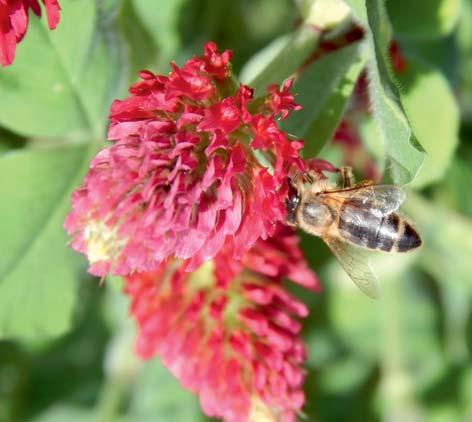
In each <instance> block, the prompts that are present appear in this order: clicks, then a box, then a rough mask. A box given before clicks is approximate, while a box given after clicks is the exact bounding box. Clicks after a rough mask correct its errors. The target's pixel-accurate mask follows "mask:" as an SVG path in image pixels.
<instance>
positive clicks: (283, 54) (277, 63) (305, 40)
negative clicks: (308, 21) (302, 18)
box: [247, 25, 320, 96]
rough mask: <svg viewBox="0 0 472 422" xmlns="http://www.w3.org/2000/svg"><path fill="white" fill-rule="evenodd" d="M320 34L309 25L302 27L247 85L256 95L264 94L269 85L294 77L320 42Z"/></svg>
mask: <svg viewBox="0 0 472 422" xmlns="http://www.w3.org/2000/svg"><path fill="white" fill-rule="evenodd" d="M319 36H320V34H319V32H318V31H316V30H314V29H313V28H312V27H310V26H309V25H301V26H300V28H299V29H297V30H296V31H295V32H293V33H292V34H291V35H290V36H289V37H288V38H287V40H286V42H285V44H284V46H283V47H279V51H278V54H277V55H276V56H275V57H273V56H272V57H267V58H270V61H268V62H267V63H266V64H265V67H263V68H262V69H261V71H260V72H259V73H257V74H256V75H254V76H253V77H252V78H251V79H250V80H249V81H247V83H248V84H249V85H250V86H251V87H253V88H254V90H255V95H256V96H260V95H262V94H263V92H264V91H265V89H266V88H267V86H268V85H269V84H280V83H282V82H283V81H284V80H285V79H287V78H289V77H290V76H292V75H293V74H294V73H295V71H296V70H297V69H298V68H299V67H300V66H301V65H302V64H303V62H304V61H305V60H306V59H307V58H308V57H309V55H310V53H311V52H312V51H313V50H314V49H315V48H316V46H317V44H318V42H319Z"/></svg>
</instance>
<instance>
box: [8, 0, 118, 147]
mask: <svg viewBox="0 0 472 422" xmlns="http://www.w3.org/2000/svg"><path fill="white" fill-rule="evenodd" d="M61 7H62V11H61V21H60V23H59V25H58V27H57V29H56V30H54V31H50V30H49V29H48V28H47V24H46V19H41V20H39V19H37V18H36V17H35V16H31V19H30V23H29V27H28V33H27V34H26V37H25V39H24V40H23V41H22V42H21V43H20V44H19V46H18V50H17V55H16V59H15V62H14V64H13V65H12V66H10V67H8V68H5V69H2V70H0V108H1V109H2V113H1V114H0V124H2V125H4V126H5V127H7V128H8V129H10V130H12V131H14V132H17V133H20V134H22V135H27V136H35V137H61V139H63V136H65V135H67V136H68V137H70V138H81V139H85V138H87V139H90V138H91V137H93V138H101V137H103V134H104V130H105V127H106V124H107V119H106V116H107V113H108V108H109V106H110V103H111V100H112V99H113V98H114V97H115V96H116V95H117V94H118V91H117V90H118V87H119V86H120V82H121V81H122V80H121V74H122V72H123V69H125V67H124V66H123V63H122V61H121V52H120V47H119V43H118V38H117V35H116V34H115V33H114V32H113V31H112V30H111V28H110V27H109V26H110V24H111V23H113V20H110V19H109V17H108V16H104V14H103V11H102V9H101V6H100V2H97V1H95V0H69V1H66V2H63V3H61ZM115 7H116V5H115ZM20 110H21V112H20Z"/></svg>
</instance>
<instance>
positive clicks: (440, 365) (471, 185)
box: [0, 0, 472, 422]
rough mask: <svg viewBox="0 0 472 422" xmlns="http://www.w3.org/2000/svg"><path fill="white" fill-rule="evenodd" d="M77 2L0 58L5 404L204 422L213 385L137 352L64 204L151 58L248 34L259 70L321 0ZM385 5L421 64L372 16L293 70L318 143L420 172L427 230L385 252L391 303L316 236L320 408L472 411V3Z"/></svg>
mask: <svg viewBox="0 0 472 422" xmlns="http://www.w3.org/2000/svg"><path fill="white" fill-rule="evenodd" d="M318 1H320V0H318ZM60 3H61V6H62V9H63V10H62V14H61V23H60V24H59V27H58V29H57V30H56V31H54V32H53V33H50V32H49V31H47V30H46V29H45V23H44V22H40V21H38V20H37V19H36V18H33V19H31V22H30V28H29V30H28V34H27V36H26V38H25V40H24V41H23V42H22V44H20V46H19V48H18V51H17V59H16V61H15V64H14V65H13V66H11V67H10V68H5V69H0V154H1V155H0V172H1V181H0V198H1V201H0V225H1V228H0V233H1V237H0V239H1V240H0V338H1V339H2V340H1V341H0V421H26V420H27V421H32V422H40V421H41V422H56V421H57V422H62V421H71V422H74V421H77V422H88V421H99V422H108V421H123V422H124V421H133V422H134V421H139V422H147V421H157V422H174V421H177V422H180V421H182V422H184V421H185V422H192V421H204V420H206V419H207V418H205V417H204V416H203V415H202V414H201V411H200V410H199V405H198V402H197V399H196V398H195V397H193V396H192V395H191V394H189V393H187V392H186V391H182V390H181V389H180V387H179V385H178V382H177V381H176V380H174V379H173V378H172V377H171V376H170V375H169V374H168V373H167V372H166V370H165V369H163V368H162V367H161V366H160V364H159V362H158V360H157V359H154V360H152V361H150V362H148V363H143V362H140V361H138V360H137V359H136V358H135V357H134V355H133V352H132V347H133V336H134V325H133V322H132V321H131V319H130V318H128V316H127V306H128V304H127V300H126V298H125V297H123V295H122V294H121V292H120V281H119V280H108V281H107V282H106V283H105V284H104V285H103V286H99V283H98V280H96V279H93V278H91V277H88V276H86V275H85V271H84V268H85V263H84V261H83V260H82V259H81V258H80V257H78V256H76V255H75V254H74V253H73V252H71V251H70V250H68V249H67V248H66V247H65V244H66V242H67V237H66V235H65V234H64V233H63V230H62V228H61V226H62V220H63V217H64V214H65V212H66V211H67V209H68V203H69V194H70V191H71V190H72V189H73V188H74V187H76V186H77V185H78V184H79V182H80V180H81V178H82V177H83V174H84V171H85V169H86V166H87V161H88V159H89V157H90V156H91V155H92V154H93V153H94V151H96V149H97V148H98V147H100V146H102V145H103V140H104V139H105V131H106V126H107V119H106V116H107V113H108V108H109V105H110V102H111V100H112V99H114V98H120V97H123V96H125V95H126V89H127V86H128V85H129V83H130V82H131V81H134V80H136V72H137V71H138V70H140V69H142V68H150V69H152V70H154V71H160V72H166V71H167V70H168V69H169V67H168V62H169V61H170V60H175V61H176V62H177V63H182V62H183V61H184V60H185V59H187V58H188V57H190V56H191V55H193V54H200V52H201V49H202V46H203V43H204V42H205V41H207V40H214V41H216V42H217V43H218V45H219V47H220V48H222V49H223V48H229V49H231V50H233V51H234V56H233V70H234V72H235V74H236V75H242V79H243V80H244V81H250V80H254V78H256V79H255V80H256V81H257V74H258V72H259V71H260V70H261V69H264V66H267V63H269V62H270V60H271V59H272V58H273V57H275V56H276V55H277V54H279V53H280V52H281V51H282V52H283V48H284V45H285V46H287V45H289V46H292V47H293V45H292V44H287V43H290V42H295V41H294V38H293V37H294V36H296V35H297V34H298V35H299V34H300V33H299V32H297V31H300V24H301V23H302V22H303V20H304V19H305V20H307V19H308V17H307V12H306V11H307V9H308V8H309V5H310V1H299V2H295V1H292V0H240V1H234V0H192V1H190V0H173V1H161V0H123V1H118V0H116V1H115V0H96V1H95V0H62V1H60ZM349 3H350V4H351V5H353V6H354V8H355V10H356V13H357V14H356V22H357V24H360V25H361V26H362V25H363V24H366V22H367V21H366V20H365V19H364V18H365V16H364V17H363V16H362V10H364V9H362V8H363V6H364V4H365V3H367V4H368V5H370V7H371V9H370V10H371V11H372V10H374V11H375V10H376V9H375V7H377V6H378V5H379V4H380V3H381V2H379V1H375V0H367V1H366V2H364V1H363V0H351V1H350V2H349ZM386 6H387V12H388V16H389V19H390V21H391V22H392V25H393V36H394V39H395V40H396V41H397V42H398V45H399V46H400V51H401V55H402V56H403V59H404V61H405V63H406V65H405V68H404V69H403V70H401V71H398V69H396V70H397V72H396V73H395V72H392V71H391V70H390V71H389V70H388V69H387V70H385V69H384V68H383V67H382V60H383V59H382V57H380V56H379V55H378V52H377V56H376V51H375V50H374V49H375V48H377V47H378V46H379V45H382V42H383V43H384V44H383V45H384V46H386V44H385V40H384V41H382V37H383V36H384V34H383V32H384V30H386V29H387V26H385V22H386V21H385V19H384V20H382V19H379V20H378V22H377V21H375V19H373V17H372V15H369V19H368V24H369V28H370V29H368V28H367V27H365V28H364V35H365V41H364V47H363V48H360V45H358V44H359V42H358V43H354V44H352V45H350V46H347V47H344V46H343V43H342V42H338V41H339V40H340V39H341V40H343V39H344V38H343V37H344V36H345V34H346V31H347V32H348V29H346V27H344V28H341V30H340V31H338V32H336V31H334V33H331V34H330V37H331V38H330V37H327V39H325V40H324V43H323V42H322V43H321V44H320V43H319V41H320V40H319V39H316V40H314V39H310V40H308V42H307V43H306V44H301V47H300V44H296V43H295V47H296V46H297V45H298V47H300V48H299V49H296V48H294V49H293V55H292V56H291V57H292V58H293V59H294V61H296V62H297V63H298V64H297V66H298V65H299V64H302V63H304V62H306V63H307V67H306V69H305V70H304V72H302V74H301V76H300V78H299V80H298V81H297V83H296V84H295V87H294V90H295V92H296V93H297V101H299V102H300V103H302V104H303V105H304V110H303V111H302V112H300V114H299V116H300V117H296V116H294V118H293V120H289V121H287V122H285V123H284V124H285V127H286V129H287V130H288V131H289V132H291V133H294V134H296V135H298V136H301V137H303V138H304V139H305V142H306V149H305V154H306V155H307V156H309V157H310V156H315V155H318V154H319V155H320V156H321V157H324V158H327V159H329V160H331V161H332V162H333V164H335V165H342V164H343V163H344V162H345V160H346V159H349V160H351V161H353V164H354V167H355V169H356V171H357V173H358V175H359V176H361V177H362V175H363V174H364V175H365V173H366V167H365V160H366V158H365V157H367V160H368V161H369V162H370V163H371V164H372V165H373V166H374V167H375V168H377V169H378V170H379V171H380V172H382V171H383V170H384V169H391V170H392V174H393V178H394V180H395V181H397V182H405V181H409V180H410V179H413V181H412V183H411V184H410V185H409V190H408V192H409V199H408V201H407V203H406V206H405V214H407V215H408V216H410V217H411V219H412V221H413V222H414V223H415V224H416V225H417V226H418V229H419V231H420V232H421V233H422V235H423V238H424V247H423V248H422V249H421V251H419V252H417V253H414V254H410V255H407V256H401V257H397V256H390V255H387V256H386V255H380V256H378V257H377V256H375V257H374V258H373V265H374V267H375V268H376V271H377V274H378V276H379V279H380V280H381V282H382V286H383V296H382V299H381V300H380V301H377V302H375V301H372V300H370V299H368V298H367V297H364V296H363V295H362V294H361V293H360V292H359V291H358V290H356V289H355V287H353V285H352V283H351V282H350V281H348V280H347V279H346V276H345V275H344V273H343V272H342V270H341V268H340V267H339V265H338V264H337V263H336V262H334V261H333V259H332V257H331V256H330V254H329V252H328V251H327V249H326V247H325V246H324V245H323V243H322V242H321V241H320V240H319V239H314V238H310V237H307V236H303V247H304V250H305V253H306V256H307V258H308V259H309V262H310V265H311V266H312V268H313V269H314V270H315V271H316V272H317V274H318V275H319V277H320V279H321V282H322V284H323V287H324V290H323V292H322V293H321V294H317V295H314V294H312V293H307V292H303V291H301V290H297V291H296V293H297V294H299V295H300V296H301V297H302V298H303V300H304V301H305V303H307V304H308V305H309V306H310V309H311V315H310V317H309V318H308V319H307V321H306V322H305V325H304V338H305V340H306V342H307V345H308V352H309V358H308V362H307V367H306V370H307V383H306V388H305V391H306V396H307V404H306V407H305V417H304V418H302V420H308V421H339V420H346V421H370V420H372V421H376V420H382V421H433V422H434V421H438V422H445V421H466V420H472V361H471V359H470V353H471V350H470V348H471V341H472V317H471V316H472V314H471V299H472V2H471V1H469V0H464V1H460V0H434V1H433V0H417V1H415V2H411V1H407V0H389V1H387V4H386ZM379 10H380V9H379ZM359 11H360V12H359ZM384 18H385V17H384ZM376 23H378V26H377V27H376ZM349 25H352V22H349ZM294 34H295V35H294ZM330 42H331V43H334V44H336V45H337V49H336V50H334V51H331V50H332V49H331V48H330V44H329V43H330ZM318 53H319V54H321V53H323V54H322V55H321V57H320V58H317V60H313V59H314V58H315V57H317V54H318ZM297 55H298V56H297ZM309 57H311V58H312V60H310V59H309ZM374 59H375V60H374ZM384 59H385V58H384ZM249 60H250V62H249V64H248V61H249ZM385 60H387V61H388V59H385ZM366 63H369V64H368V65H367V66H368V67H369V77H368V80H369V81H370V87H371V91H370V92H371V95H373V96H374V97H375V96H379V98H377V97H375V98H374V104H373V105H371V106H365V105H364V106H360V105H359V103H360V102H362V101H361V100H362V99H361V98H359V96H360V95H359V93H358V92H357V91H356V90H357V89H358V88H355V82H356V80H357V79H358V78H359V76H360V75H361V73H362V72H363V68H364V67H365V65H366ZM297 66H296V67H297ZM362 74H363V73H362ZM393 74H395V81H394V82H392V81H390V80H388V79H389V78H390V77H391V76H392V75H393ZM264 77H265V78H268V76H267V73H266V74H264ZM361 77H362V76H361ZM376 78H377V79H378V80H377V79H376ZM263 82H264V83H265V84H267V83H270V82H280V81H277V80H274V81H271V80H264V81H263ZM259 83H261V82H260V81H259ZM382 90H383V91H385V92H386V93H387V95H390V94H391V93H392V92H393V97H394V98H397V99H399V100H400V101H401V104H402V105H403V108H404V113H405V116H406V117H407V118H408V120H409V122H410V123H411V125H412V127H413V131H414V133H415V134H416V137H417V138H418V141H419V142H420V143H421V144H422V145H423V147H424V149H425V150H426V151H427V153H428V155H427V156H426V160H425V163H424V164H423V166H422V167H421V169H420V171H419V173H418V175H416V177H415V173H416V170H418V168H419V167H420V165H421V161H422V159H423V156H422V154H421V153H419V152H418V149H415V148H413V147H411V145H410V143H409V142H408V141H409V140H411V135H410V133H409V132H408V134H407V135H404V136H405V137H406V138H405V139H406V142H405V143H403V144H402V142H403V140H402V139H403V138H402V136H403V135H402V133H403V132H402V130H403V129H404V128H406V127H409V124H408V123H405V122H406V120H405V121H403V120H401V119H400V120H399V122H400V123H398V122H397V121H394V118H393V117H391V116H388V115H387V116H386V113H387V112H384V111H385V110H384V109H383V108H382V107H383V105H382V99H383V97H382V95H384V94H385V92H383V91H382ZM356 101H357V102H356ZM343 112H344V113H345V114H344V116H345V119H346V120H347V121H349V122H350V124H351V125H352V126H353V127H355V129H356V131H357V132H358V134H359V135H361V140H362V144H361V145H358V147H357V149H355V150H349V148H348V147H346V145H345V144H343V143H342V142H331V141H330V139H331V138H332V137H333V131H334V128H335V126H336V125H337V124H338V123H339V121H340V118H341V114H342V113H343ZM387 114H388V113H387ZM297 119H298V120H297ZM386 122H387V123H386ZM388 123H391V125H389V124H388ZM398 125H400V126H401V127H400V126H398ZM402 125H403V126H402ZM382 138H383V139H385V140H386V144H385V145H386V146H385V147H384V146H383V145H384V144H382V142H380V139H382ZM320 151H321V152H320ZM353 151H354V152H353ZM349 154H351V155H349ZM346 157H347V158H346ZM359 157H360V158H359ZM399 163H400V164H399ZM386 177H387V178H388V176H386Z"/></svg>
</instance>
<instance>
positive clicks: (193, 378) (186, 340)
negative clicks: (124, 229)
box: [125, 227, 318, 422]
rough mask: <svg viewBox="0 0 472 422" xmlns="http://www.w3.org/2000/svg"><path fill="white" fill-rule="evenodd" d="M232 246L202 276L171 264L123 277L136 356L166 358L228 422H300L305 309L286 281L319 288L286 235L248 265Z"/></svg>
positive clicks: (258, 250)
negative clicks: (134, 329) (133, 324)
mask: <svg viewBox="0 0 472 422" xmlns="http://www.w3.org/2000/svg"><path fill="white" fill-rule="evenodd" d="M233 248H234V245H233V243H232V242H228V241H227V242H226V243H225V245H224V246H223V247H222V249H221V250H220V252H219V253H218V254H217V255H216V256H215V257H214V259H213V260H211V261H208V262H207V263H205V264H203V265H202V266H201V267H200V268H199V269H198V270H197V271H195V272H193V273H189V272H186V271H185V266H186V265H187V263H188V262H187V261H179V260H175V259H169V260H167V261H166V262H165V263H162V264H161V265H160V266H159V268H158V269H157V270H156V271H154V272H151V273H135V274H132V275H130V276H128V277H126V278H125V286H126V287H125V290H126V293H127V294H128V295H129V296H130V299H131V314H132V315H133V316H134V317H135V318H136V320H137V324H138V338H137V342H136V351H137V353H138V354H139V355H141V356H142V357H144V358H150V357H152V356H154V355H158V356H160V358H161V360H162V362H163V363H164V365H165V366H166V367H167V368H168V369H169V370H170V371H171V372H172V373H173V374H174V375H175V376H176V377H177V378H178V379H179V380H180V382H181V383H182V385H183V386H184V387H186V388H188V389H190V390H191V391H193V392H194V393H196V394H198V395H199V397H200V402H201V404H202V408H203V410H204V412H205V413H206V414H207V415H209V416H215V417H222V418H224V420H225V421H227V422H239V421H246V420H249V421H275V420H277V421H294V420H295V419H296V414H297V412H299V411H300V409H301V407H302V405H303V402H304V394H303V390H302V384H303V380H304V372H303V369H302V367H301V365H302V363H303V362H304V360H305V348H304V346H303V344H302V342H301V339H300V337H299V334H300V329H301V325H300V322H299V321H298V319H299V318H303V317H306V316H307V314H308V309H307V308H306V306H305V305H304V304H303V303H301V302H299V301H298V300H297V299H295V298H294V297H292V296H291V295H289V294H288V293H287V292H286V291H285V289H284V287H283V286H282V284H281V282H282V279H283V278H289V279H291V280H292V281H294V282H295V283H297V284H300V285H302V286H304V287H307V288H309V289H316V288H317V287H318V284H317V280H316V278H315V276H314V275H313V274H312V273H311V271H310V270H309V269H308V267H307V265H306V263H305V261H304V259H303V256H302V253H301V251H300V249H299V248H298V239H297V237H296V236H295V235H294V233H293V232H292V231H291V230H290V229H288V228H285V227H284V228H280V229H279V230H278V231H277V233H276V234H275V235H274V236H273V237H272V238H270V239H268V240H258V241H257V242H256V244H255V245H254V246H253V247H252V248H251V249H250V250H249V251H248V252H247V253H246V254H245V255H244V257H243V258H242V260H240V261H236V260H233V259H232V258H231V257H232V254H233Z"/></svg>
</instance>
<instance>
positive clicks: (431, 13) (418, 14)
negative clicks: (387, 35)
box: [386, 0, 462, 40]
mask: <svg viewBox="0 0 472 422" xmlns="http://www.w3.org/2000/svg"><path fill="white" fill-rule="evenodd" d="M461 3H462V2H461V0H415V1H410V0H394V1H391V0H390V1H387V2H386V6H387V10H388V14H389V16H390V19H391V20H392V24H393V29H394V31H395V36H398V37H400V38H408V39H416V40H426V39H434V38H438V37H443V36H445V35H447V34H449V33H450V32H451V31H452V29H453V28H454V26H455V25H456V23H457V21H458V19H459V15H460V11H461Z"/></svg>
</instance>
